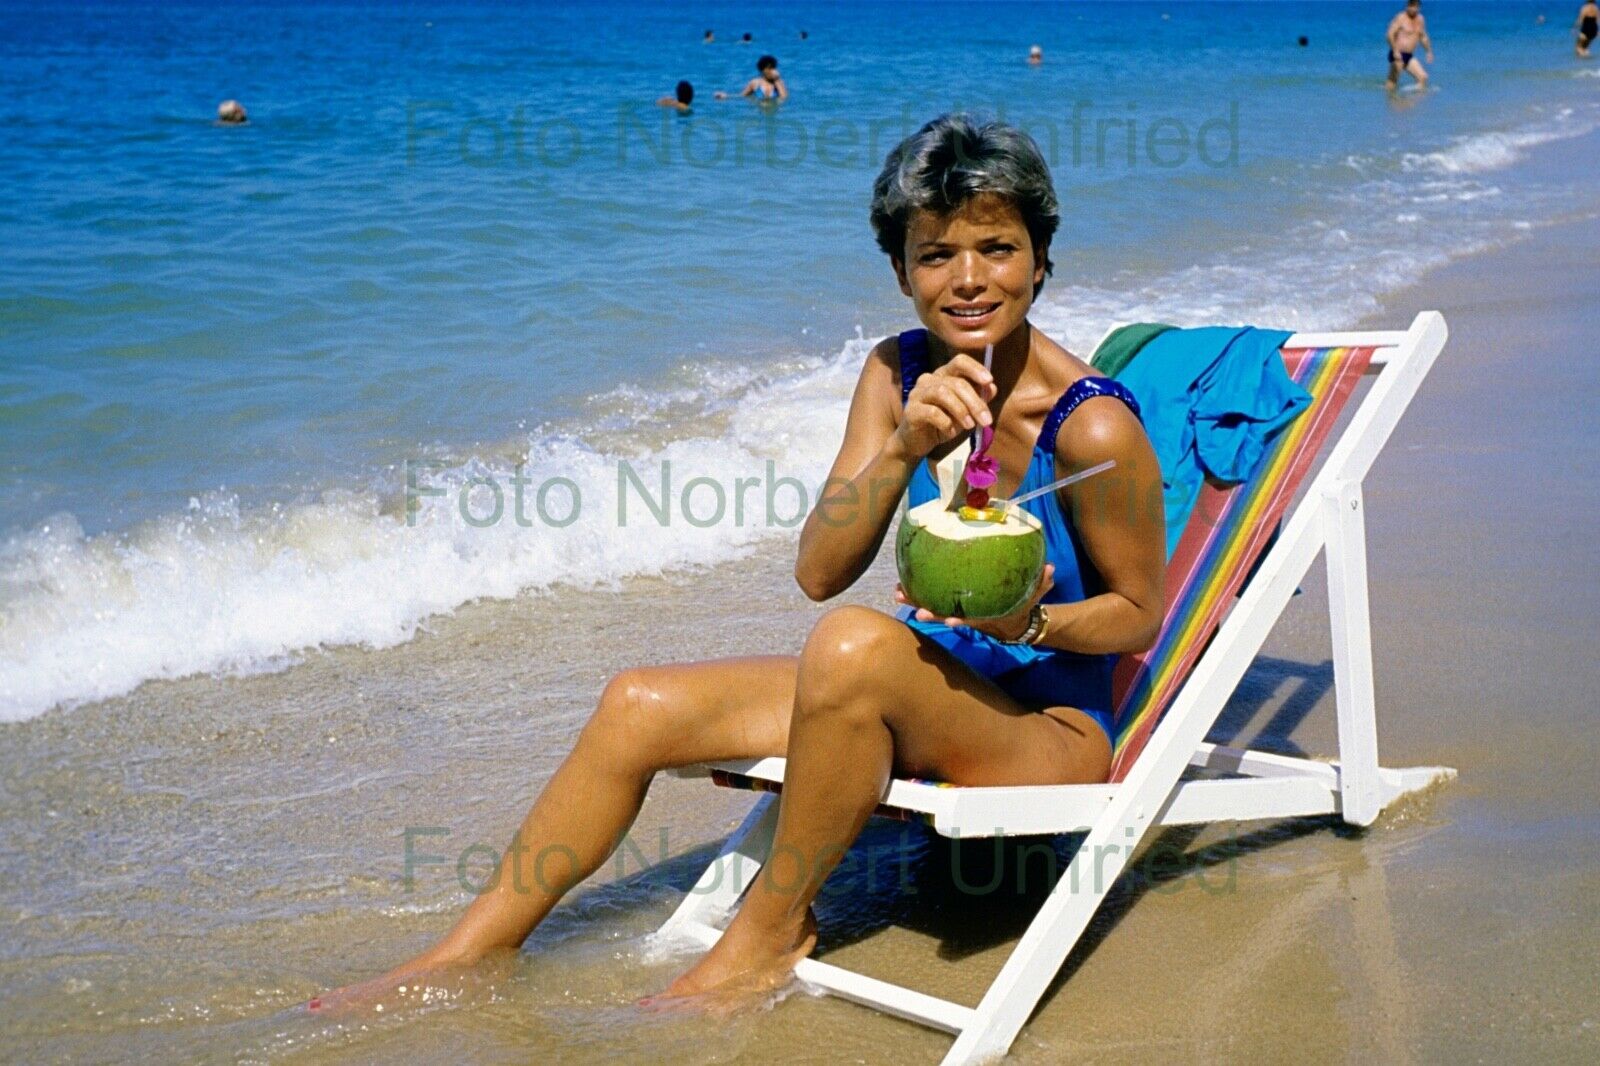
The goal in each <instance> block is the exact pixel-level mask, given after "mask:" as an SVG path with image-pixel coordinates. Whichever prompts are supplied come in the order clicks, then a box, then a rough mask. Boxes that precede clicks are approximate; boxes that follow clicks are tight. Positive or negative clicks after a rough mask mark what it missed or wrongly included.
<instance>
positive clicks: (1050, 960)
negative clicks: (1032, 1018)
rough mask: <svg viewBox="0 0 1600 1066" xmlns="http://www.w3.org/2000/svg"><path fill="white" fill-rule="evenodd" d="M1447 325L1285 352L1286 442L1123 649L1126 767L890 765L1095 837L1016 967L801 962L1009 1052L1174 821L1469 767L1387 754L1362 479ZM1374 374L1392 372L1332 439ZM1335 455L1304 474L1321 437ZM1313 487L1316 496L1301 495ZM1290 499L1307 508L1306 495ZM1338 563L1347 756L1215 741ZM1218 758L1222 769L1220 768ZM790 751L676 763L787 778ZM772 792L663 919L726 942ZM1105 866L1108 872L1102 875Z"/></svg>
mask: <svg viewBox="0 0 1600 1066" xmlns="http://www.w3.org/2000/svg"><path fill="white" fill-rule="evenodd" d="M1445 337H1446V329H1445V322H1444V318H1443V316H1442V315H1440V314H1439V313H1438V312H1435V311H1429V312H1424V313H1422V314H1420V315H1418V316H1417V317H1416V319H1415V321H1413V323H1412V324H1411V327H1410V328H1409V329H1407V330H1405V331H1403V332H1401V331H1392V332H1365V333H1303V334H1296V335H1294V336H1292V337H1290V338H1289V340H1288V341H1287V342H1286V343H1285V345H1284V346H1283V348H1282V350H1281V354H1282V357H1283V360H1284V365H1285V368H1286V369H1287V370H1288V371H1289V374H1290V376H1291V377H1293V378H1294V379H1295V380H1296V381H1298V382H1299V383H1300V384H1301V385H1302V386H1303V387H1304V388H1305V389H1306V390H1307V391H1308V392H1310V393H1311V395H1312V405H1311V406H1310V407H1309V408H1307V409H1306V410H1305V411H1304V412H1303V413H1302V414H1301V415H1300V416H1299V417H1298V418H1297V419H1296V420H1295V421H1294V422H1293V423H1291V424H1290V425H1289V426H1288V427H1287V428H1285V429H1284V430H1283V431H1282V432H1281V433H1279V435H1278V436H1277V437H1276V438H1275V440H1274V441H1273V443H1272V445H1271V447H1270V448H1269V449H1268V451H1267V453H1266V454H1265V455H1264V457H1263V459H1262V461H1261V464H1260V466H1259V467H1258V469H1257V471H1256V473H1255V474H1254V476H1253V477H1252V478H1251V479H1250V480H1248V481H1246V482H1244V483H1242V484H1239V485H1236V486H1233V487H1231V488H1219V487H1216V486H1210V485H1208V486H1207V487H1206V488H1205V489H1203V490H1202V493H1201V498H1200V500H1199V501H1198V503H1197V504H1196V506H1195V509H1194V512H1193V515H1192V517H1191V519H1190V522H1189V524H1188V526H1187V527H1186V530H1185V532H1184V534H1183V536H1182V538H1181V540H1180V541H1179V544H1178V547H1177V549H1176V550H1175V552H1174V554H1173V557H1172V559H1171V560H1170V562H1169V565H1168V574H1167V582H1168V592H1167V602H1168V613H1167V618H1166V621H1165V623H1164V625H1163V628H1162V630H1161V634H1160V636H1159V637H1158V638H1157V641H1156V643H1155V645H1154V646H1153V647H1152V648H1151V649H1150V650H1148V651H1147V652H1144V653H1142V654H1139V655H1133V656H1125V657H1124V658H1123V659H1122V660H1121V661H1120V662H1119V664H1118V667H1117V672H1116V681H1117V683H1116V685H1115V686H1114V693H1115V694H1116V695H1117V697H1118V704H1117V714H1116V722H1117V730H1116V733H1117V736H1116V744H1115V749H1114V757H1113V765H1112V770H1111V778H1110V781H1109V783H1107V784H1103V785H1065V786H1053V787H999V788H958V787H953V786H949V785H946V784H941V783H939V782H931V781H916V780H899V779H897V780H894V781H892V782H890V784H889V786H888V788H887V791H886V793H885V795H884V797H883V801H882V804H881V805H880V806H879V808H878V811H877V813H878V814H880V815H885V816H889V817H899V818H915V819H919V820H921V821H924V822H926V823H927V824H928V825H930V826H931V827H932V828H933V830H934V831H935V832H937V833H940V834H942V835H945V836H948V837H957V838H962V837H994V836H1028V835H1036V834H1065V833H1083V834H1085V835H1084V837H1083V839H1082V841H1081V842H1080V843H1079V845H1078V847H1077V849H1076V851H1075V852H1074V854H1073V859H1072V863H1073V865H1072V866H1070V867H1068V869H1067V870H1066V871H1065V873H1064V874H1063V876H1062V877H1061V878H1060V880H1059V881H1058V882H1057V884H1056V886H1055V887H1054V888H1053V889H1052V891H1051V893H1050V895H1049V896H1048V897H1047V899H1046V900H1045V902H1044V904H1043V905H1042V906H1041V907H1040V908H1039V911H1038V914H1037V916H1036V917H1035V918H1034V919H1033V921H1032V923H1031V924H1030V926H1029V927H1028V929H1027V931H1026V932H1025V933H1024V934H1023V936H1022V938H1021V940H1020V941H1019V942H1018V944H1017V945H1016V947H1015V948H1014V949H1013V951H1012V954H1011V956H1010V957H1009V958H1008V960H1007V961H1006V963H1005V965H1004V966H1003V968H1002V969H1001V971H1000V973H999V974H998V975H997V976H996V978H995V980H994V981H993V983H992V984H991V985H990V987H989V989H988V990H987V992H986V993H985V994H984V996H983V998H982V1000H981V1001H980V1002H979V1003H978V1004H977V1006H975V1007H969V1006H965V1005H962V1004H959V1003H953V1002H949V1001H947V1000H943V999H938V998H935V997H933V996H929V995H925V994H923V993H920V992H917V991H915V990H912V989H909V988H904V987H901V986H899V985H896V984H893V983H890V982H887V981H881V980H877V979H875V978H870V977H866V976H864V975H861V974H857V973H853V972H851V971H848V970H845V969H843V968H841V967H837V966H832V965H830V964H828V963H825V962H821V961H819V960H817V959H805V960H802V961H801V963H800V964H799V966H797V967H796V969H795V973H796V976H797V977H799V978H800V979H802V980H804V981H806V982H808V983H810V984H812V985H814V986H818V987H820V988H822V989H824V990H826V991H827V992H830V993H832V994H835V995H839V996H842V997H844V998H846V999H850V1000H854V1001H856V1002H859V1003H863V1004H866V1005H869V1006H872V1007H875V1008H877V1009H879V1010H882V1011H885V1012H887V1013H889V1014H893V1015H897V1016H900V1017H903V1018H907V1019H910V1020H912V1021H916V1022H919V1023H922V1024H924V1025H928V1026H932V1027H935V1028H938V1029H943V1030H945V1031H947V1032H950V1033H954V1034H955V1036H956V1040H955V1043H954V1045H953V1046H952V1047H951V1049H950V1051H949V1053H948V1054H947V1055H946V1056H945V1058H944V1060H943V1061H944V1063H945V1064H947V1066H949V1064H955V1063H970V1062H977V1061H986V1060H989V1059H992V1058H997V1057H999V1056H1001V1055H1004V1054H1005V1052H1006V1051H1007V1050H1008V1049H1009V1048H1010V1046H1011V1043H1012V1041H1013V1040H1015V1038H1016V1036H1017V1033H1018V1032H1019V1031H1020V1030H1021V1028H1022V1026H1023V1024H1024V1023H1025V1022H1026V1021H1027V1019H1028V1017H1029V1015H1030V1014H1031V1013H1032V1012H1033V1009H1034V1007H1035V1006H1036V1005H1037V1003H1038V1001H1039V999H1040V997H1041V996H1042V995H1043V994H1044V992H1045V990H1046V988H1047V987H1048V986H1049V984H1050V982H1051V980H1052V979H1053V978H1054V977H1055V975H1056V974H1057V972H1058V971H1059V970H1060V969H1061V966H1062V964H1063V963H1064V962H1065V960H1066V958H1067V954H1068V952H1070V951H1071V950H1072V947H1073V945H1074V944H1076V943H1077V941H1078V938H1079V937H1080V936H1081V935H1082V934H1083V932H1084V930H1085V928H1087V926H1088V925H1089V921H1090V919H1091V918H1092V917H1093V915H1094V913H1095V910H1096V908H1098V907H1099V905H1100V903H1101V901H1102V900H1103V899H1104V898H1105V896H1106V894H1107V892H1108V891H1109V889H1110V887H1111V883H1112V882H1114V881H1115V880H1116V878H1117V877H1118V876H1119V875H1120V874H1121V873H1122V871H1123V870H1124V869H1125V868H1126V866H1127V864H1128V862H1129V860H1130V859H1131V857H1132V854H1133V852H1134V851H1135V850H1136V848H1137V847H1138V844H1139V842H1140V841H1141V840H1142V839H1143V838H1144V837H1145V835H1146V834H1147V833H1149V831H1150V830H1151V829H1152V828H1153V827H1156V826H1169V825H1182V824H1193V823H1202V822H1216V821H1244V820H1252V819H1277V818H1291V817H1299V816H1308V815H1337V816H1339V817H1340V818H1342V819H1343V820H1344V821H1345V822H1348V823H1350V824H1353V825H1357V826H1365V825H1370V824H1371V823H1372V822H1373V821H1374V820H1375V819H1376V818H1377V816H1378V814H1379V813H1380V812H1381V811H1382V809H1383V808H1384V806H1385V805H1387V804H1389V803H1391V802H1393V801H1394V800H1395V799H1397V798H1398V797H1400V796H1403V795H1405V794H1407V793H1411V792H1416V791H1418V790H1420V789H1423V788H1427V787H1428V786H1430V785H1433V784H1435V783H1437V782H1440V781H1444V780H1448V779H1450V778H1452V777H1454V776H1455V771H1454V770H1451V769H1449V768H1446V767H1438V766H1423V767H1411V768H1408V769H1386V768H1383V767H1380V766H1379V765H1378V740H1377V720H1376V715H1375V706H1374V698H1373V677H1372V634H1371V630H1370V627H1369V623H1368V615H1367V561H1366V533H1365V525H1364V519H1363V514H1362V507H1363V504H1362V494H1361V484H1362V480H1363V479H1364V478H1365V477H1366V475H1367V472H1368V470H1370V469H1371V467H1372V463H1373V460H1374V459H1376V458H1377V456H1378V453H1379V451H1380V450H1382V448H1383V446H1384V443H1385V442H1386V441H1387V440H1388V439H1389V435H1390V433H1392V432H1393V431H1394V428H1395V425H1396V424H1397V423H1398V422H1399V421H1400V416H1401V415H1402V414H1404V413H1405V410H1406V407H1407V406H1408V405H1409V404H1410V403H1411V399H1412V397H1413V396H1415V395H1416V392H1417V388H1418V387H1419V386H1420V385H1421V384H1422V380H1423V378H1424V377H1425V376H1426V375H1427V373H1428V369H1429V368H1430V367H1431V366H1432V365H1433V361H1434V359H1435V357H1436V356H1438V354H1439V352H1440V350H1441V349H1442V348H1443V347H1444V342H1445ZM1363 376H1372V377H1373V378H1374V381H1373V382H1372V385H1371V387H1370V388H1369V389H1367V390H1366V392H1365V394H1364V396H1363V397H1362V399H1361V401H1360V402H1359V404H1357V405H1356V406H1355V409H1354V411H1353V413H1351V414H1350V417H1349V419H1348V421H1347V422H1346V423H1345V425H1344V429H1343V431H1342V432H1341V433H1339V434H1338V436H1337V438H1336V439H1334V440H1333V443H1332V445H1331V447H1329V448H1327V449H1324V445H1325V444H1326V443H1327V442H1328V440H1329V437H1330V434H1331V431H1332V430H1333V428H1334V427H1335V425H1336V424H1337V423H1339V422H1340V420H1341V415H1342V413H1343V412H1344V409H1345V407H1346V401H1348V400H1349V399H1350V398H1351V396H1352V395H1353V394H1354V393H1355V392H1356V388H1357V385H1358V384H1359V382H1360V381H1361V379H1362V378H1363ZM1324 450H1326V454H1327V458H1326V459H1325V460H1323V461H1322V463H1321V464H1320V466H1319V467H1318V468H1317V470H1316V473H1315V476H1313V477H1311V479H1310V482H1309V486H1306V487H1305V491H1304V492H1303V493H1302V492H1300V489H1301V488H1302V487H1303V485H1304V483H1305V482H1306V479H1307V476H1308V475H1309V474H1310V473H1311V469H1312V467H1313V465H1315V464H1316V460H1317V458H1318V456H1319V455H1320V454H1322V453H1323V452H1324ZM1297 498H1298V502H1297V503H1296V502H1295V500H1296V499H1297ZM1291 503H1293V504H1294V506H1293V507H1292V508H1291ZM1319 551H1321V552H1322V553H1323V555H1324V556H1325V558H1326V561H1327V573H1328V611H1329V622H1330V625H1331V628H1332V637H1333V640H1332V643H1333V664H1334V690H1335V696H1336V706H1337V717H1338V748H1339V751H1338V755H1339V758H1338V760H1337V761H1319V760H1313V759H1305V758H1294V757H1289V756H1285V755H1280V754H1273V753H1269V752H1261V751H1253V750H1241V749H1235V748H1230V747H1224V746H1219V745H1214V744H1210V743H1207V742H1206V735H1207V733H1208V732H1209V731H1210V729H1211V728H1212V726H1213V725H1214V724H1215V723H1216V721H1217V719H1218V716H1219V715H1220V714H1221V712H1222V710H1223V708H1224V706H1225V705H1226V704H1227V702H1228V699H1229V697H1230V696H1231V695H1232V693H1233V691H1234V688H1235V687H1236V686H1237V685H1238V683H1239V681H1240V679H1241V678H1242V677H1243V676H1244V674H1245V671H1246V669H1247V668H1248V667H1249V666H1250V664H1251V662H1252V661H1253V660H1254V659H1255V657H1256V655H1257V653H1258V652H1259V651H1260V649H1261V646H1262V643H1263V642H1264V641H1265V640H1266V638H1267V634H1268V633H1269V632H1270V631H1271V629H1272V626H1273V623H1274V622H1275V621H1276V619H1277V618H1278V615H1279V614H1280V613H1281V612H1282V611H1283V609H1284V608H1285V607H1286V606H1287V605H1288V603H1289V602H1290V599H1291V597H1292V596H1293V595H1294V593H1295V590H1296V587H1297V585H1298V584H1299V582H1300V581H1301V580H1302V579H1303V578H1304V577H1305V575H1306V573H1307V571H1308V570H1309V569H1310V567H1311V565H1312V563H1313V562H1314V561H1315V560H1316V556H1317V553H1318V552H1319ZM1208 771H1209V773H1207V772H1208ZM783 772H784V760H783V759H781V758H770V759H758V760H739V761H731V762H726V763H718V764H714V765H703V766H695V767H686V768H683V769H679V770H676V771H674V773H675V774H676V775H677V776H680V777H710V778H711V779H712V780H713V781H714V782H715V783H716V784H719V785H724V786H732V787H743V788H751V789H756V790H761V791H766V792H769V793H770V792H777V791H778V790H779V789H781V787H782V782H783ZM775 799H776V797H775V796H773V795H765V796H762V797H761V798H760V800H758V802H757V804H756V806H755V808H754V809H753V810H752V811H751V812H750V814H749V816H748V817H747V818H746V819H745V821H744V823H743V824H742V825H741V826H740V827H739V829H738V830H737V831H735V833H734V834H733V836H731V837H730V838H729V840H728V841H727V843H726V845H725V846H724V848H723V849H722V851H721V853H720V854H719V855H718V857H717V859H716V860H714V861H713V862H712V863H711V865H710V866H709V867H708V868H707V870H706V872H705V874H704V875H703V876H702V877H701V878H700V881H699V882H698V883H697V884H696V885H695V887H694V890H693V891H691V892H690V893H689V895H688V896H687V898H685V900H684V901H683V903H682V905H681V906H679V907H678V909H677V911H676V912H675V913H674V914H673V915H672V916H671V917H670V918H669V919H668V920H667V922H666V923H665V924H664V925H663V926H662V928H661V930H660V932H659V933H658V934H657V936H658V939H659V940H660V941H662V942H684V941H688V942H696V943H699V944H702V945H705V946H707V947H709V946H710V945H711V944H713V943H715V942H716V940H717V938H718V937H719V936H721V931H720V929H719V928H718V927H717V926H716V924H714V923H715V922H717V921H719V920H720V919H721V918H722V917H723V916H724V915H726V914H727V913H728V912H729V911H731V909H732V908H733V906H734V905H735V904H736V903H737V902H738V899H739V897H740V895H741V894H742V893H743V892H744V890H745V889H746V888H748V887H749V885H750V884H751V883H752V882H753V881H754V879H755V877H756V875H757V873H758V872H759V871H760V868H761V864H762V862H763V861H764V859H765V856H766V854H767V852H768V850H769V849H770V845H771V842H772V836H773V830H774V828H775V826H776V824H777V810H778V808H777V804H776V803H775V802H774V801H775ZM1091 866H1094V867H1097V868H1098V870H1099V871H1100V872H1099V873H1097V874H1095V875H1094V876H1081V875H1083V874H1085V873H1086V872H1088V873H1094V870H1093V869H1091Z"/></svg>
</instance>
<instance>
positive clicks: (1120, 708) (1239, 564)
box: [711, 348, 1373, 821]
mask: <svg viewBox="0 0 1600 1066" xmlns="http://www.w3.org/2000/svg"><path fill="white" fill-rule="evenodd" d="M1372 352H1373V349H1371V348H1301V349H1287V348H1286V349H1284V350H1283V352H1282V355H1283V362H1284V367H1285V369H1286V370H1287V371H1288V372H1289V376H1290V377H1291V378H1293V379H1294V380H1295V381H1296V382H1298V383H1299V384H1300V386H1301V387H1302V388H1304V389H1305V390H1306V391H1307V392H1309V393H1310V394H1311V406H1310V407H1307V408H1306V409H1305V410H1304V411H1302V412H1301V413H1300V416H1299V417H1298V418H1296V419H1295V420H1294V421H1293V422H1291V423H1290V424H1289V425H1288V426H1287V427H1286V428H1285V429H1284V430H1283V431H1282V432H1281V433H1279V434H1278V436H1277V438H1276V439H1275V440H1274V441H1273V442H1272V445H1271V446H1270V447H1269V448H1268V449H1267V452H1266V454H1265V455H1263V456H1262V458H1261V465H1260V466H1259V467H1258V468H1257V469H1256V472H1255V474H1254V475H1253V476H1252V477H1251V478H1250V479H1249V480H1248V481H1245V482H1242V483H1241V484H1238V485H1232V486H1226V487H1222V486H1217V485H1212V484H1207V485H1206V487H1205V488H1204V489H1202V490H1201V493H1200V498H1199V499H1198V500H1197V501H1196V503H1195V506H1194V510H1193V511H1192V512H1191V513H1190V516H1189V524H1188V526H1187V527H1186V528H1185V529H1184V532H1183V537H1182V538H1181V539H1180V540H1179V541H1178V547H1177V550H1176V551H1175V552H1173V555H1172V558H1171V560H1169V561H1168V563H1167V619H1166V621H1165V622H1164V623H1163V625H1162V627H1161V635H1160V636H1158V637H1157V638H1156V643H1155V645H1154V646H1152V647H1151V648H1150V649H1149V650H1148V651H1146V652H1142V653H1140V654H1138V655H1127V656H1123V658H1122V660H1121V661H1120V662H1119V663H1118V665H1117V673H1116V679H1115V682H1114V688H1113V692H1114V697H1115V699H1116V701H1117V712H1116V722H1117V739H1116V748H1115V753H1114V755H1113V758H1112V763H1111V780H1112V781H1113V782H1117V781H1121V780H1122V779H1123V778H1125V777H1126V776H1127V774H1128V770H1129V769H1131V768H1132V766H1133V762H1134V760H1135V759H1137V758H1138V757H1139V753H1140V752H1141V751H1143V750H1144V746H1145V744H1146V743H1147V742H1148V741H1149V739H1150V734H1151V733H1152V732H1153V731H1154V730H1155V727H1156V724H1157V723H1158V722H1159V721H1160V720H1161V715H1162V714H1163V713H1165V712H1166V709H1167V707H1168V706H1169V705H1170V704H1171V703H1172V700H1173V697H1175V696H1176V695H1177V694H1178V690H1179V689H1180V688H1182V686H1183V682H1184V681H1185V680H1186V679H1187V678H1188V676H1189V673H1190V671H1191V670H1193V669H1194V664H1195V663H1196V662H1198V661H1199V659H1200V656H1201V654H1202V653H1203V652H1204V651H1205V649H1206V647H1207V645H1209V643H1210V641H1211V637H1212V635H1213V634H1215V633H1216V631H1217V627H1218V626H1220V625H1221V624H1222V620H1223V618H1224V617H1226V615H1227V613H1228V608H1229V607H1230V606H1231V605H1232V604H1233V602H1234V600H1235V599H1236V598H1237V597H1238V595H1239V591H1240V589H1242V588H1243V587H1244V584H1245V581H1246V579H1247V578H1248V577H1249V576H1250V574H1251V573H1252V572H1253V571H1254V569H1255V566H1256V563H1257V562H1258V561H1259V560H1260V559H1261V556H1262V554H1263V553H1264V552H1265V550H1266V548H1267V546H1268V545H1269V544H1270V543H1271V541H1272V537H1273V535H1274V534H1275V532H1276V530H1277V528H1278V523H1279V522H1280V521H1281V520H1282V518H1283V516H1284V513H1285V512H1286V511H1287V510H1288V509H1289V504H1290V503H1291V502H1292V501H1293V499H1294V496H1295V493H1296V492H1297V491H1298V490H1299V488H1300V485H1301V483H1302V482H1303V481H1304V480H1305V476H1306V472H1307V471H1308V470H1310V468H1311V465H1312V463H1313V462H1314V461H1315V460H1316V457H1317V454H1318V453H1319V452H1320V451H1321V449H1322V446H1323V444H1324V443H1325V442H1326V441H1327V439H1328V434H1329V433H1331V432H1332V430H1333V427H1334V426H1335V425H1336V424H1337V423H1338V421H1339V415H1340V413H1341V412H1343V410H1344V407H1345V404H1346V402H1347V401H1348V400H1349V399H1350V395H1351V394H1352V393H1353V392H1354V391H1355V387H1356V384H1357V382H1359V381H1360V380H1361V376H1362V374H1364V373H1366V369H1367V364H1368V363H1369V362H1370V361H1371V359H1372ZM711 777H712V780H713V781H714V782H716V783H717V784H719V785H723V786H726V787H730V788H747V789H754V790H758V791H762V792H781V791H782V786H781V785H778V784H776V783H774V782H770V781H764V780H760V779H757V778H752V777H748V776H746V775H744V774H737V773H731V772H728V771H725V770H713V771H712V775H711ZM922 783H924V784H933V785H939V786H940V787H944V788H950V787H954V786H951V785H949V784H947V783H945V782H940V781H924V782H922ZM875 813H877V814H878V815H880V816H884V817H890V818H900V819H902V820H919V821H927V820H928V819H927V818H926V817H925V816H924V815H922V814H921V813H920V812H912V811H903V810H900V809H899V808H894V807H889V806H886V805H880V806H879V807H878V809H877V811H876V812H875Z"/></svg>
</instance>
